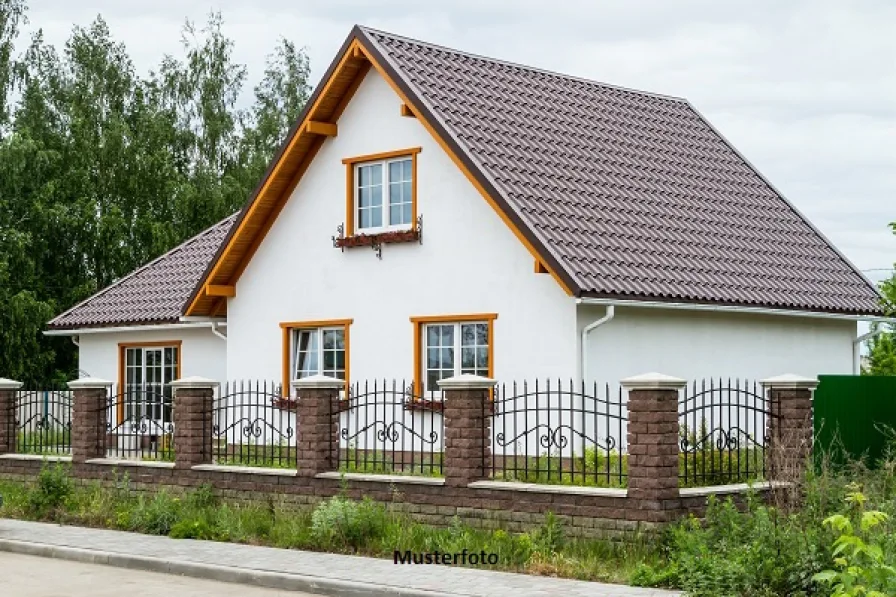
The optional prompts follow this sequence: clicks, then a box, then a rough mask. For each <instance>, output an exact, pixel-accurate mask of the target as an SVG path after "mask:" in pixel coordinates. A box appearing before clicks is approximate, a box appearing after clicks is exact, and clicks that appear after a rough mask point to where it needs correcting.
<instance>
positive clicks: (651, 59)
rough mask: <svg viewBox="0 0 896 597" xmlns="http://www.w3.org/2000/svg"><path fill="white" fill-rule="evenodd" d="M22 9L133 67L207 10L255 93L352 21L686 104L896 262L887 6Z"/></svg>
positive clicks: (59, 0)
mask: <svg viewBox="0 0 896 597" xmlns="http://www.w3.org/2000/svg"><path fill="white" fill-rule="evenodd" d="M30 7H31V10H30V20H31V24H30V26H29V29H30V30H33V29H35V28H38V27H40V28H42V29H43V30H44V33H45V36H46V38H47V40H48V41H50V42H51V43H54V44H57V45H59V46H61V45H62V43H64V41H65V39H66V38H67V37H68V34H69V33H70V31H71V28H72V25H74V24H80V25H86V24H88V23H89V22H90V21H91V20H92V19H93V18H94V17H95V16H96V15H97V14H102V15H103V17H104V18H105V19H106V20H107V21H108V23H109V25H110V28H111V30H112V32H113V34H114V35H115V36H116V37H117V38H118V39H119V40H121V41H123V42H124V43H125V44H126V46H127V47H128V50H129V52H130V55H131V57H132V58H133V59H134V61H135V64H136V66H137V68H138V69H139V70H140V71H146V70H148V69H149V68H151V67H154V66H155V65H157V64H158V63H159V61H160V59H161V58H162V56H163V55H164V54H166V53H171V54H179V53H180V47H179V40H180V29H181V26H182V25H183V22H184V20H185V19H188V18H189V19H191V20H194V21H197V22H198V23H202V22H204V21H205V18H206V15H207V14H208V12H209V11H210V10H212V9H216V10H220V11H221V12H222V14H223V17H224V20H225V33H226V34H227V35H228V36H229V37H231V38H232V39H234V40H235V42H236V52H235V58H236V59H237V60H238V61H240V62H242V63H245V64H246V65H248V67H249V76H250V83H251V84H252V85H254V83H255V82H256V81H257V80H258V79H259V78H260V77H261V73H262V69H263V65H264V58H265V56H266V55H267V54H268V53H269V52H270V51H271V50H272V48H273V47H274V44H275V40H276V39H277V38H278V37H280V36H283V37H287V38H289V39H290V40H292V41H294V42H295V43H296V44H297V45H299V46H304V47H305V48H306V49H307V51H308V55H309V56H310V58H311V66H312V79H313V82H314V83H317V81H318V79H319V78H320V76H321V75H322V74H323V72H324V70H325V69H326V67H327V65H328V64H329V62H330V60H331V59H332V57H333V54H334V53H335V52H336V50H337V49H338V48H339V46H340V44H341V43H342V42H343V40H344V39H345V36H346V35H347V34H348V32H349V30H350V29H351V27H352V25H353V24H355V23H361V24H365V25H369V26H372V27H377V28H380V29H384V30H386V31H390V32H393V33H398V34H402V35H406V36H409V37H414V38H418V39H423V40H426V41H430V42H434V43H439V44H443V45H447V46H450V47H455V48H458V49H462V50H466V51H470V52H475V53H479V54H485V55H488V56H494V57H498V58H503V59H507V60H512V61H515V62H521V63H525V64H530V65H534V66H538V67H542V68H547V69H551V70H555V71H560V72H563V73H569V74H574V75H577V76H582V77H587V78H592V79H596V80H599V81H604V82H608V83H613V84H617V85H622V86H626V87H633V88H636V89H644V90H648V91H655V92H659V93H664V94H669V95H678V96H684V97H687V98H688V99H690V100H691V102H692V103H693V104H694V105H695V106H696V107H697V108H698V109H699V110H701V111H702V112H703V113H704V114H705V115H706V116H707V117H708V119H709V120H710V121H711V122H712V123H713V124H714V125H716V127H718V128H719V129H720V130H721V131H722V133H723V134H725V135H726V136H727V137H728V138H729V139H730V140H731V141H732V142H733V143H734V145H735V146H736V147H738V148H739V149H740V150H741V152H743V153H744V154H745V155H746V156H747V158H748V159H750V161H751V162H752V163H753V164H754V165H755V166H756V167H758V168H759V170H760V171H761V172H763V173H764V174H765V175H766V176H767V177H768V178H769V179H770V180H771V181H772V182H773V183H774V184H775V186H777V187H778V189H779V190H780V191H781V192H782V193H783V194H784V195H785V196H786V197H787V198H788V199H790V200H791V201H792V202H793V203H794V204H795V205H796V206H797V208H798V209H800V210H801V211H802V212H803V213H804V214H805V215H807V216H808V217H809V219H810V220H812V222H813V223H814V224H815V225H816V226H817V227H818V228H820V229H821V231H822V232H823V233H824V234H825V235H827V236H828V237H829V238H830V239H831V240H833V242H834V244H836V245H837V246H838V247H839V248H840V249H841V250H842V251H843V252H844V253H845V254H846V255H847V256H848V257H849V258H850V259H851V260H852V261H853V262H854V263H855V264H856V265H857V266H858V267H859V268H860V269H863V270H870V269H873V268H890V267H892V266H893V262H894V261H896V236H894V235H893V234H891V233H890V231H889V229H888V228H887V226H886V224H887V223H888V222H892V221H894V220H896V35H894V31H896V2H893V1H892V0H852V1H850V2H843V1H840V0H788V1H786V2H782V1H780V0H748V1H738V2H732V1H726V2H720V1H719V0H641V1H638V0H618V1H615V0H614V1H607V0H594V1H585V0H570V1H564V2H557V1H554V2H547V1H545V0H539V1H530V0H457V1H455V2H447V3H446V2H419V1H417V0H414V1H411V0H377V1H374V2H365V1H362V0H305V1H303V0H266V1H265V2H259V3H254V2H252V3H250V2H246V1H245V0H242V1H236V0H211V1H210V0H151V1H140V0H129V1H127V2H122V1H120V0H79V1H77V2H74V1H72V0H30ZM249 88H251V86H249ZM886 274H887V272H881V271H871V272H868V275H869V277H872V278H874V279H880V278H881V277H883V276H884V275H886Z"/></svg>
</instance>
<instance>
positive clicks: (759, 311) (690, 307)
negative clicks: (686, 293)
mask: <svg viewBox="0 0 896 597" xmlns="http://www.w3.org/2000/svg"><path fill="white" fill-rule="evenodd" d="M576 303H579V304H583V305H607V306H613V305H615V306H617V307H638V308H644V309H680V310H684V311H717V312H723V313H753V314H756V315H783V316H787V317H814V318H818V319H840V320H845V321H868V322H882V323H890V324H896V317H883V316H880V315H849V314H846V313H823V312H820V311H794V310H788V309H768V308H765V307H749V306H735V305H707V304H702V303H672V302H668V303H667V302H664V301H634V300H618V299H602V298H580V299H576Z"/></svg>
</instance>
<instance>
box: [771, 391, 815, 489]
mask: <svg viewBox="0 0 896 597" xmlns="http://www.w3.org/2000/svg"><path fill="white" fill-rule="evenodd" d="M759 383H760V384H761V385H762V387H763V388H764V389H765V390H766V392H768V407H769V416H768V441H767V442H766V450H767V451H768V454H767V458H768V460H767V461H766V462H767V463H768V467H767V468H768V472H769V477H770V479H771V480H773V481H799V480H800V479H801V478H802V475H803V473H804V472H805V469H806V463H807V461H808V460H809V458H810V457H811V456H812V436H813V427H812V391H813V390H814V389H815V388H816V387H817V386H818V381H817V380H815V379H811V378H807V377H802V376H800V375H794V374H792V373H788V374H785V375H779V376H777V377H771V378H769V379H764V380H762V381H760V382H759Z"/></svg>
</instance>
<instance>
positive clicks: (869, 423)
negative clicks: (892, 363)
mask: <svg viewBox="0 0 896 597" xmlns="http://www.w3.org/2000/svg"><path fill="white" fill-rule="evenodd" d="M818 380H819V384H818V389H817V390H816V391H815V401H814V405H813V412H814V419H815V458H816V463H820V462H821V458H822V457H823V455H827V456H828V457H829V458H830V461H831V463H832V464H843V463H844V462H846V461H848V460H855V459H860V458H861V459H864V460H865V462H866V463H867V464H868V465H870V466H874V465H875V464H876V463H877V461H878V460H879V459H880V457H881V456H882V455H883V454H884V450H885V448H886V447H887V445H888V444H889V443H893V446H894V448H896V443H894V442H896V436H894V431H896V376H870V375H869V376H860V375H821V376H819V378H818Z"/></svg>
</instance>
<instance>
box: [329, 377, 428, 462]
mask: <svg viewBox="0 0 896 597" xmlns="http://www.w3.org/2000/svg"><path fill="white" fill-rule="evenodd" d="M348 394H349V395H348V397H347V398H343V399H341V400H340V401H338V402H337V403H335V404H334V405H333V406H334V408H332V412H331V415H332V416H333V417H334V418H336V419H337V420H338V426H337V434H336V437H334V438H333V440H332V451H331V457H332V460H333V462H335V463H336V464H337V468H338V470H340V471H346V472H361V473H395V474H405V475H420V476H436V477H437V476H441V475H442V474H443V473H442V460H443V459H442V456H443V450H444V447H443V446H444V438H445V425H444V420H443V417H442V413H441V408H440V406H441V402H440V401H438V400H425V399H424V398H423V397H422V396H417V395H415V393H414V391H413V383H405V382H404V381H396V380H392V381H391V382H389V381H386V380H375V381H373V382H357V383H354V384H352V385H351V386H350V387H349V391H348Z"/></svg>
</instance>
